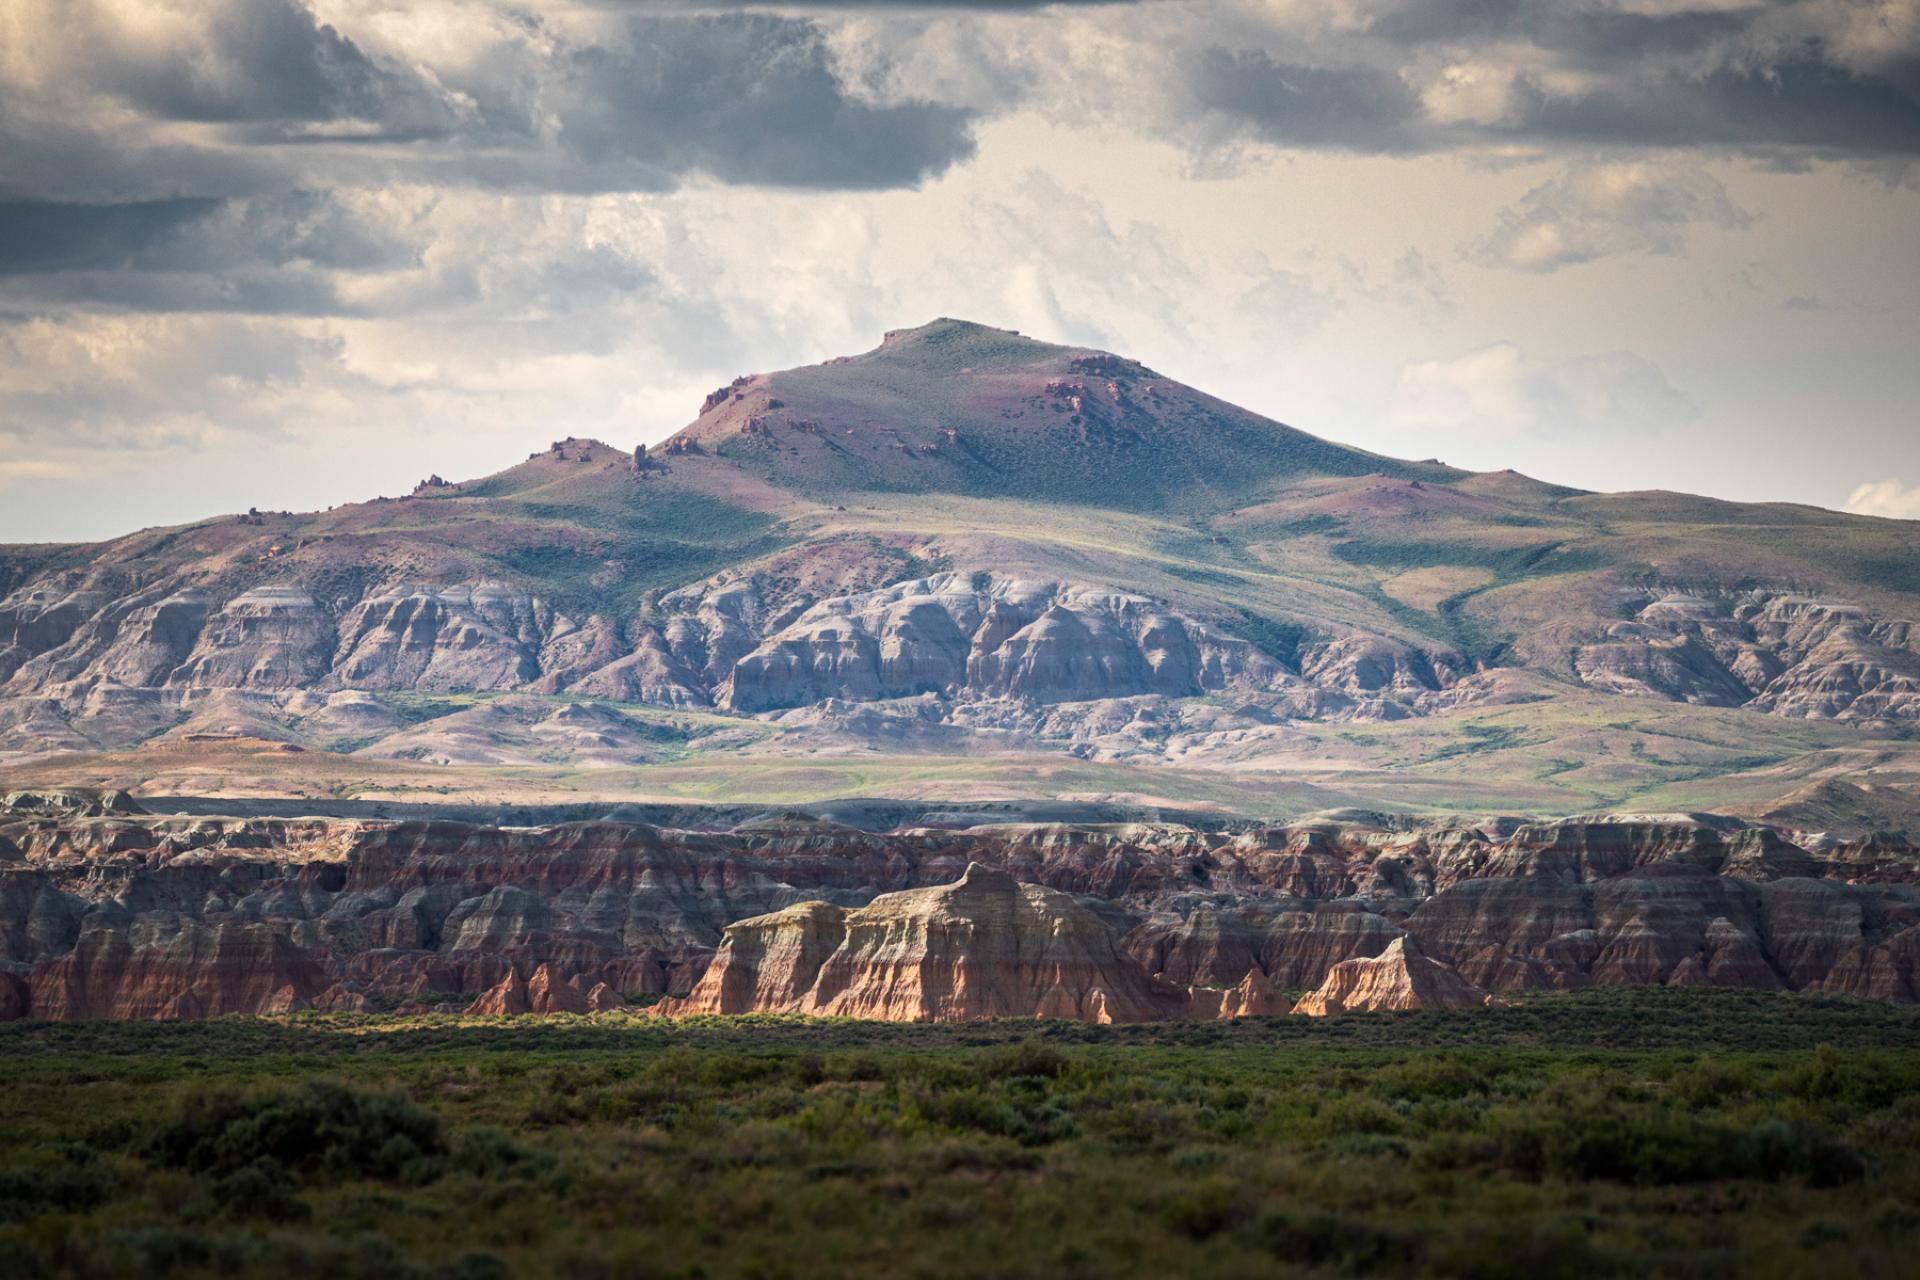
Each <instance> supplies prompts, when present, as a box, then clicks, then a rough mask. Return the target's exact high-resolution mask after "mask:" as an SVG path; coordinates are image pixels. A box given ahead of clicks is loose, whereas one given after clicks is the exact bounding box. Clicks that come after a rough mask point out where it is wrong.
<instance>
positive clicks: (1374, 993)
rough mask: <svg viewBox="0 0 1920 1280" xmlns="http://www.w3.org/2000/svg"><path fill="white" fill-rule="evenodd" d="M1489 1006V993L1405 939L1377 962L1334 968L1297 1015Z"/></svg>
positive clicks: (1297, 1007) (1392, 945)
mask: <svg viewBox="0 0 1920 1280" xmlns="http://www.w3.org/2000/svg"><path fill="white" fill-rule="evenodd" d="M1485 1003H1487V993H1486V992H1484V991H1482V990H1481V989H1480V988H1478V987H1476V986H1474V985H1473V984H1472V983H1470V982H1468V981H1467V980H1466V979H1465V978H1463V977H1461V976H1460V975H1459V974H1458V973H1456V972H1454V971H1453V970H1452V969H1450V968H1448V967H1447V966H1446V965H1443V964H1435V963H1434V962H1433V961H1431V960H1429V959H1427V957H1426V956H1424V955H1422V954H1421V953H1420V949H1419V947H1418V946H1417V945H1415V944H1414V943H1413V942H1411V941H1409V940H1408V939H1406V938H1404V937H1402V938H1395V939H1394V940H1393V941H1392V942H1391V943H1389V944H1387V949H1386V950H1385V951H1382V952H1381V953H1380V954H1379V955H1377V956H1374V957H1372V958H1371V959H1364V960H1362V959H1355V960H1342V961H1341V962H1340V963H1339V964H1337V965H1335V966H1333V968H1332V970H1331V971H1329V972H1328V974H1327V980H1326V981H1325V982H1323V983H1321V984H1320V988H1319V990H1317V991H1312V992H1309V993H1308V994H1307V995H1305V996H1303V997H1301V1000H1300V1003H1299V1004H1296V1005H1295V1006H1294V1007H1293V1012H1295V1013H1300V1014H1306V1015H1307V1016H1308V1017H1314V1018H1324V1017H1326V1016H1328V1015H1329V1014H1335V1013H1378V1012H1383V1011H1399V1010H1408V1009H1471V1008H1474V1007H1477V1006H1479V1005H1483V1004H1485Z"/></svg>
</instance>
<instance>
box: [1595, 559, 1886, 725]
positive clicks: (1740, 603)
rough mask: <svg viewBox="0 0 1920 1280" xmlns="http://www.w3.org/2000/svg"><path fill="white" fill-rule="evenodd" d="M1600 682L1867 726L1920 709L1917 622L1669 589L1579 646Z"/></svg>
mask: <svg viewBox="0 0 1920 1280" xmlns="http://www.w3.org/2000/svg"><path fill="white" fill-rule="evenodd" d="M1574 666H1575V669H1576V671H1577V672H1578V673H1579V675H1580V677H1581V678H1582V679H1583V680H1585V681H1586V682H1587V683H1588V684H1589V685H1592V686H1593V687H1594V688H1597V689H1604V690H1606V691H1608V692H1613V693H1625V694H1630V695H1633V696H1638V697H1658V698H1672V699H1676V700H1679V701H1683V702H1697V703H1705V704H1707V705H1711V706H1722V707H1732V706H1747V707H1752V708H1754V709H1755V710H1759V711H1767V712H1771V713H1773V714H1776V715H1786V716H1794V717H1799V718H1804V719H1814V720H1847V721H1858V722H1864V723H1869V724H1888V723H1899V722H1904V721H1911V720H1915V719H1920V627H1916V626H1915V624H1914V623H1912V622H1910V621H1905V620H1900V619H1890V618H1885V617H1881V616H1877V615H1875V614H1874V613H1873V612H1871V611H1870V610H1868V609H1866V608H1864V607H1862V606H1861V605H1859V604H1857V603H1853V602H1850V601H1846V600H1834V599H1826V598H1820V597H1814V596H1805V595H1799V594H1795V593H1790V592H1789V593H1779V594H1773V593H1768V592H1765V591H1751V592H1745V593H1742V594H1739V595H1713V594H1697V593H1669V594H1662V595H1659V596H1657V597H1656V598H1654V599H1653V600H1651V601H1650V602H1647V603H1645V604H1644V605H1642V606H1640V607H1639V608H1638V609H1637V610H1636V611H1635V613H1634V615H1633V617H1632V618H1631V619H1630V620H1628V621H1624V622H1620V623H1616V624H1614V625H1613V626H1611V627H1610V628H1608V630H1607V633H1606V635H1605V636H1604V638H1602V639H1601V640H1600V641H1599V642H1597V643H1592V644H1587V645H1583V646H1581V647H1580V648H1579V649H1578V650H1576V651H1575V658H1574Z"/></svg>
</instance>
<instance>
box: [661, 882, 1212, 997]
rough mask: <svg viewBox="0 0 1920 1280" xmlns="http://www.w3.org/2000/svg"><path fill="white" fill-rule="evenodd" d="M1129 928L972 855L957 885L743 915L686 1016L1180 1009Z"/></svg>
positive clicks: (695, 992)
mask: <svg viewBox="0 0 1920 1280" xmlns="http://www.w3.org/2000/svg"><path fill="white" fill-rule="evenodd" d="M1185 1007H1186V992H1185V991H1183V990H1181V989H1179V988H1176V987H1172V986H1171V985H1167V984H1156V983H1155V982H1154V981H1153V980H1152V979H1151V978H1149V977H1148V975H1147V972H1146V970H1145V969H1143V968H1142V967H1141V966H1140V963H1139V962H1138V961H1137V960H1135V959H1134V958H1133V957H1132V956H1130V955H1128V954H1127V953H1126V952H1125V951H1124V950H1122V949H1121V946H1120V935H1119V932H1118V931H1117V930H1116V929H1115V928H1114V927H1113V926H1112V925H1111V924H1109V923H1108V922H1107V921H1105V920H1103V919H1101V918H1100V917H1099V916H1097V915H1095V914H1094V913H1093V912H1092V911H1090V910H1088V909H1087V907H1086V906H1084V905H1083V904H1081V903H1080V902H1078V901H1076V900H1075V899H1074V898H1072V897H1071V896H1069V895H1067V894H1064V893H1059V892H1056V891H1054V890H1051V889H1045V888H1041V887H1040V886H1038V885H1031V884H1020V883H1018V882H1016V881H1015V880H1014V878H1013V877H1012V876H1010V875H1007V874H1006V873H1005V872H1001V871H993V870H989V869H988V868H986V867H983V866H980V865H979V864H978V863H974V864H970V865H969V866H968V867H967V870H966V873H965V874H964V875H962V876H961V877H960V879H959V880H958V881H956V882H954V883H953V884H950V885H940V886H937V887H934V888H929V889H909V890H905V891H903V892H900V893H887V894H882V895H880V896H879V897H877V898H875V899H874V900H873V901H872V902H871V903H870V904H868V905H867V906H865V907H858V908H855V909H853V910H845V909H842V908H839V907H835V906H832V905H830V904H828V903H824V902H808V903H802V904H800V905H798V906H794V907H789V908H787V909H786V910H785V911H780V912H775V913H774V914H772V915H766V916H758V917H756V918H754V919H751V920H743V921H741V922H740V923H738V924H735V925H733V926H731V927H730V928H729V929H728V930H727V934H726V939H725V941H724V942H723V943H722V944H721V947H720V953H719V955H718V956H716V957H715V958H714V962H713V964H712V965H711V966H710V967H709V968H708V969H707V973H706V976H705V977H704V978H703V979H701V982H700V985H699V986H698V987H696V988H694V990H693V992H692V994H691V995H689V996H688V997H687V998H686V999H685V1000H669V1001H664V1002H662V1005H661V1006H660V1011H661V1012H662V1013H666V1014H678V1013H754V1012H778V1013H809V1014H817V1015H821V1016H825V1017H845V1018H872V1019H878V1020H881V1021H887V1022H963V1021H967V1020H969V1019H973V1018H1068V1019H1074V1020H1077V1021H1081V1022H1102V1023H1106V1022H1146V1021H1150V1020H1152V1019H1155V1018H1164V1017H1171V1016H1176V1015H1178V1014H1179V1013H1181V1012H1183V1011H1184V1010H1185Z"/></svg>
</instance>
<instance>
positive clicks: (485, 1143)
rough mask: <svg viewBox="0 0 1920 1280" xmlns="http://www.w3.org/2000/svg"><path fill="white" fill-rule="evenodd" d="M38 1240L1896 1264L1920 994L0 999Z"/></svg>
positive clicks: (622, 1256)
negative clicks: (665, 1018) (298, 1010)
mask: <svg viewBox="0 0 1920 1280" xmlns="http://www.w3.org/2000/svg"><path fill="white" fill-rule="evenodd" d="M0 1062H4V1070H5V1071H6V1074H7V1078H8V1088H7V1091H6V1093H5V1095H4V1102H0V1257H5V1258H7V1259H8V1260H9V1261H8V1267H7V1270H8V1274H10V1275H14V1276H21V1277H38V1276H76V1277H93V1276H210V1275H241V1276H272V1277H275V1278H276V1280H280V1278H283V1277H341V1278H347V1277H362V1276H364V1277H375V1276H377V1277H382V1278H383V1280H384V1278H386V1277H395V1276H401V1277H410V1276H418V1277H491V1276H506V1275H529V1276H540V1275H554V1276H570V1277H597V1276H689V1277H690V1276H736V1275H737V1276H813V1275H847V1274H872V1275H884V1276H948V1275H992V1276H1049V1277H1051V1276H1114V1275H1142V1276H1146V1275H1152V1276H1164V1275H1203V1274H1204V1275H1225V1276H1238V1275H1289V1274H1312V1275H1343V1274H1381V1275H1442V1276H1488V1277H1492V1276H1526V1277H1530V1278H1535V1280H1537V1278H1540V1277H1549V1278H1550V1277H1555V1276H1581V1277H1585V1276H1596V1275H1650V1274H1663V1275H1671V1276H1755V1275H1758V1276H1795V1275H1809V1274H1816V1273H1817V1274H1822V1275H1825V1276H1831V1277H1842V1276H1855V1275H1859V1276H1896V1275H1909V1274H1911V1269H1910V1266H1911V1259H1912V1251H1913V1248H1914V1247H1915V1245H1916V1244H1920V1011H1914V1010H1907V1009H1898V1008H1894V1007H1891V1006H1887V1005H1882V1004H1875V1003H1868V1002H1863V1001H1853V1000H1838V999H1828V998H1811V997H1800V996H1781V995H1765V994H1759V993H1752V992H1713V991H1690V990H1681V991H1663V990H1627V991H1608V992H1587V993H1578V994H1573V995H1564V996H1555V997H1548V998H1542V999H1537V1000H1534V1001H1531V1002H1529V1003H1527V1004H1525V1005H1522V1006H1518V1007H1513V1008H1508V1009H1496V1010H1482V1011H1474V1012H1471V1013H1465V1012H1460V1013H1440V1012H1427V1013H1418V1014H1405V1015H1371V1016H1350V1017H1347V1018H1342V1019H1334V1020H1325V1021H1322V1020H1313V1019H1304V1018H1301V1019H1259V1020H1250V1021H1246V1022H1241V1023H1234V1024H1156V1025H1151V1026H1142V1027H1122V1028H1099V1027H1087V1026H1081V1025H1077V1024H1047V1023H1042V1024H1035V1023H985V1024H968V1025H960V1026H945V1027H930V1026H889V1025H884V1024H860V1023H842V1022H829V1021H805V1020H795V1019H780V1018H748V1019H715V1020H697V1021H691V1022H684V1023H678V1024H673V1023H663V1022H659V1021H653V1020H648V1019H644V1018H636V1017H633V1016H630V1015H600V1016H597V1017H595V1018H593V1019H579V1018H552V1019H519V1020H480V1019H455V1018H429V1019H397V1018H377V1017H365V1016H362V1017H332V1018H324V1017H314V1016H301V1017H296V1018H293V1019H290V1020H259V1019H241V1020H226V1021H220V1022H214V1023H199V1024H170V1025H129V1024H13V1025H9V1026H6V1027H0Z"/></svg>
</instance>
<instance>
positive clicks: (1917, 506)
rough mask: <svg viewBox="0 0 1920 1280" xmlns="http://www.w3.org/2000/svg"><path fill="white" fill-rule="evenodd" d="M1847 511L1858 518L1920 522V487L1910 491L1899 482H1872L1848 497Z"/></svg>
mask: <svg viewBox="0 0 1920 1280" xmlns="http://www.w3.org/2000/svg"><path fill="white" fill-rule="evenodd" d="M1846 509H1847V510H1848V511H1851V512H1853V514H1855V515H1857V516H1883V517H1885V518H1886V519H1889V520H1920V487H1917V488H1912V489H1909V488H1907V487H1906V486H1905V485H1903V484H1901V483H1900V482H1899V481H1898V480H1870V481H1868V482H1867V483H1866V484H1863V485H1861V486H1859V487H1858V488H1857V489H1855V490H1854V491H1853V492H1852V493H1850V494H1848V495H1847V505H1846Z"/></svg>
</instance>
